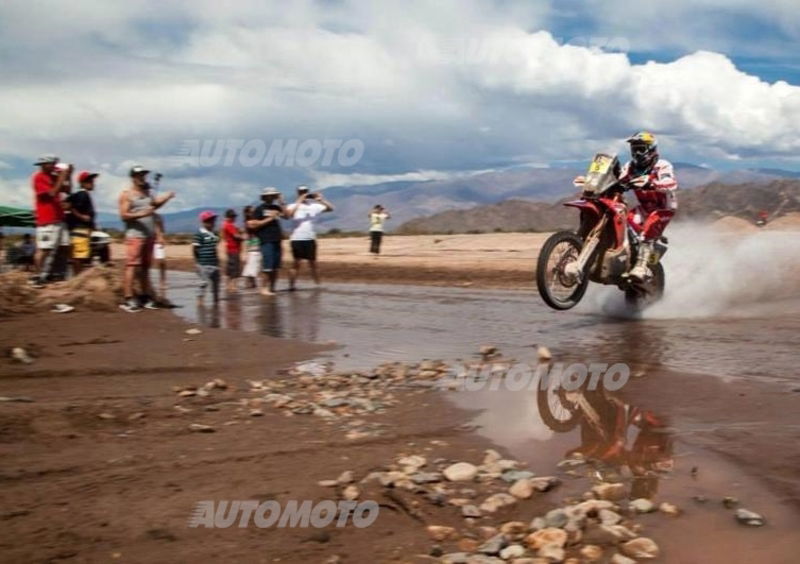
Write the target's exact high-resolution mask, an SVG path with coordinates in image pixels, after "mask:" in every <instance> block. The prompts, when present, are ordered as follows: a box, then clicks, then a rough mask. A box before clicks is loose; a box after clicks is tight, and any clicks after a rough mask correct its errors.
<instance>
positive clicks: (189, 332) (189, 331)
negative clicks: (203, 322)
mask: <svg viewBox="0 0 800 564" xmlns="http://www.w3.org/2000/svg"><path fill="white" fill-rule="evenodd" d="M184 333H186V334H187V335H200V334H201V333H202V331H201V330H200V329H198V328H197V327H192V328H191V329H187V330H186V331H184Z"/></svg>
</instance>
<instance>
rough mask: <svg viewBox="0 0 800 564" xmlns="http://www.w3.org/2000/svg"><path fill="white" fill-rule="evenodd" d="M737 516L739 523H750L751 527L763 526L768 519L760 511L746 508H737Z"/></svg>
mask: <svg viewBox="0 0 800 564" xmlns="http://www.w3.org/2000/svg"><path fill="white" fill-rule="evenodd" d="M735 516H736V520H737V521H738V522H739V523H741V524H742V525H748V526H750V527H761V526H763V525H764V524H765V523H766V519H764V517H762V516H761V515H759V514H758V513H755V512H753V511H749V510H747V509H744V508H741V509H737V510H736V513H735Z"/></svg>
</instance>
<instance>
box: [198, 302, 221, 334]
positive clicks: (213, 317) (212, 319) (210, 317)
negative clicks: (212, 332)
mask: <svg viewBox="0 0 800 564" xmlns="http://www.w3.org/2000/svg"><path fill="white" fill-rule="evenodd" d="M197 320H198V321H199V322H200V324H201V325H205V326H207V327H212V328H214V329H218V328H219V327H220V324H219V304H218V303H217V304H213V305H206V304H205V303H203V302H201V301H199V300H198V302H197Z"/></svg>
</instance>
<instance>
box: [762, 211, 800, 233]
mask: <svg viewBox="0 0 800 564" xmlns="http://www.w3.org/2000/svg"><path fill="white" fill-rule="evenodd" d="M764 229H769V230H772V231H800V212H792V213H787V214H786V215H784V216H783V217H779V218H778V219H776V220H774V221H770V222H769V223H767V225H766V226H764Z"/></svg>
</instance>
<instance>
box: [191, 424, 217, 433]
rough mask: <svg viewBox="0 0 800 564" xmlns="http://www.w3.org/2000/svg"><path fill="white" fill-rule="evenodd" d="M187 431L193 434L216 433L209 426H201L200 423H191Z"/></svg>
mask: <svg viewBox="0 0 800 564" xmlns="http://www.w3.org/2000/svg"><path fill="white" fill-rule="evenodd" d="M189 430H190V431H192V432H194V433H213V432H214V431H216V429H214V427H212V426H211V425H203V424H201V423H192V424H191V425H189Z"/></svg>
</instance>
